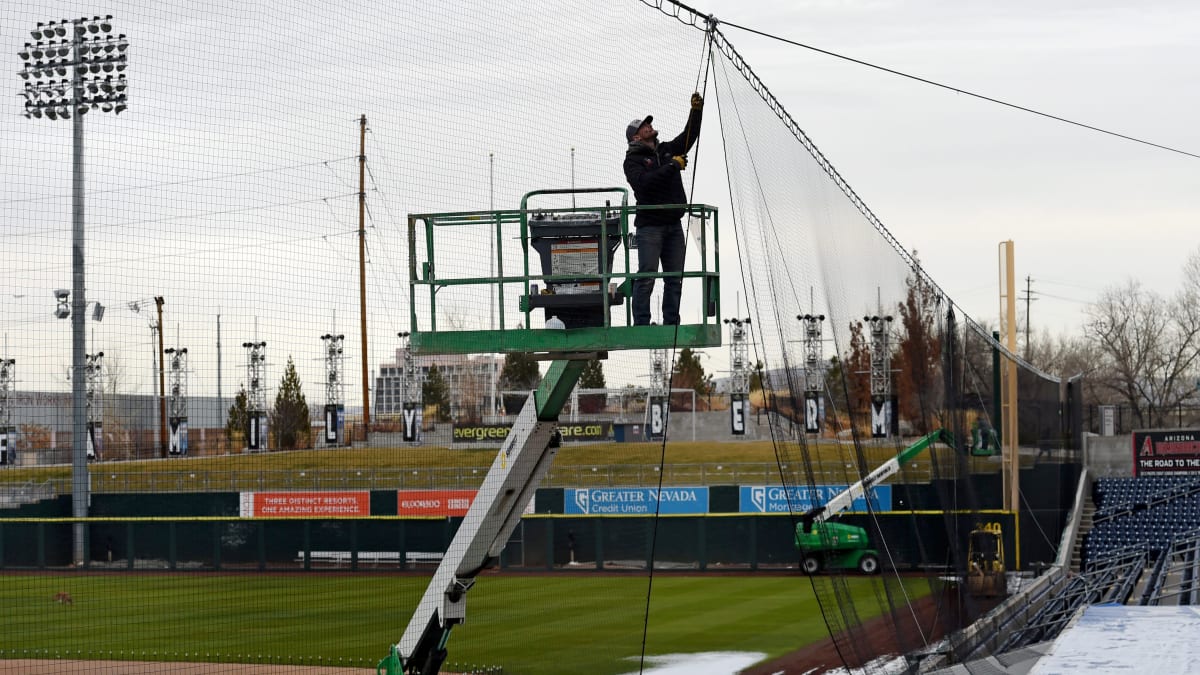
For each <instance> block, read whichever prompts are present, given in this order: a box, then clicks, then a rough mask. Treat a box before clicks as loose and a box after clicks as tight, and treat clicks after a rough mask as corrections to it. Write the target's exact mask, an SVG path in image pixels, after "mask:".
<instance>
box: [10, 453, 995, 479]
mask: <svg viewBox="0 0 1200 675" xmlns="http://www.w3.org/2000/svg"><path fill="white" fill-rule="evenodd" d="M898 448H899V446H898V445H897V444H896V442H895V441H890V442H889V443H887V444H879V445H871V444H867V445H864V447H863V454H864V455H865V458H866V462H867V466H868V467H871V468H873V467H875V466H878V465H879V464H881V463H882V462H884V461H885V460H887V459H889V458H891V457H893V456H895V453H896V451H897V450H898ZM496 451H497V448H495V447H491V448H441V447H416V448H411V447H406V448H367V449H359V448H355V449H351V448H340V449H321V450H297V451H290V452H271V453H262V454H254V455H223V456H212V457H188V458H179V459H171V460H169V461H163V460H142V461H131V462H100V463H98V464H93V465H91V466H90V471H91V472H92V473H94V474H96V479H97V481H98V488H97V489H107V488H106V486H109V485H112V486H119V487H117V488H114V489H117V490H118V491H146V490H149V491H161V490H162V489H163V486H164V484H165V485H168V486H169V485H171V483H170V480H171V479H170V478H164V477H165V476H169V475H174V476H184V477H190V476H195V475H199V476H201V477H207V478H211V483H212V485H213V486H215V487H213V488H212V489H216V490H220V489H226V490H228V489H235V490H236V489H243V488H244V489H255V488H257V489H294V486H293V485H291V484H289V483H288V482H287V481H288V480H289V478H294V477H297V476H301V475H304V474H305V473H307V474H308V475H310V476H311V475H313V474H317V473H320V474H321V475H322V476H325V477H326V479H327V480H336V479H337V478H338V477H339V476H341V477H344V478H345V480H346V481H348V482H346V486H348V487H361V485H360V482H361V481H365V480H368V479H369V477H370V476H372V475H383V476H386V475H388V474H389V472H390V473H395V472H401V471H409V470H416V469H426V470H429V469H446V470H454V469H462V470H465V471H467V472H468V473H469V472H470V470H472V469H476V470H479V472H480V473H479V474H478V475H479V476H480V478H482V472H483V471H485V470H486V469H487V468H488V467H490V466H491V463H492V461H493V459H495V456H496ZM784 452H785V455H784V456H782V457H777V456H776V448H775V447H774V446H773V445H772V444H771V443H770V442H769V441H750V442H742V443H716V442H671V443H668V444H667V446H666V450H665V452H664V450H663V447H662V445H660V444H655V443H600V444H594V445H582V446H574V445H572V446H568V447H564V448H562V449H561V450H560V451H559V452H558V454H557V456H556V457H555V459H554V469H553V470H557V471H560V472H562V471H569V470H570V468H572V467H581V468H583V469H584V470H587V468H590V467H597V466H598V467H620V468H621V469H623V470H624V471H626V472H627V473H632V474H634V475H637V473H638V471H637V469H638V467H643V468H644V469H645V470H646V471H653V469H654V468H657V467H658V466H659V464H660V462H661V463H663V464H665V465H666V466H668V467H670V466H682V465H695V466H701V465H702V466H708V467H717V466H721V465H726V466H729V465H732V464H740V465H760V466H762V467H764V472H772V471H777V470H778V467H779V465H780V464H783V465H787V466H789V467H790V468H789V469H787V470H788V471H797V470H801V469H802V468H803V467H802V457H801V452H800V450H799V448H798V447H796V446H794V445H793V446H789V447H787V448H786V449H785V450H784ZM932 452H933V453H935V454H937V455H939V461H940V462H943V464H942V465H943V466H950V465H951V464H952V462H953V460H952V454H951V451H950V450H949V449H948V448H941V447H939V448H935V449H934V450H933V451H932ZM929 456H930V455H925V457H926V458H928V457H929ZM809 461H810V462H811V466H812V468H813V470H814V472H815V473H817V474H818V475H822V474H824V475H833V476H840V475H843V474H848V473H849V472H848V469H849V468H851V467H853V466H854V465H855V464H856V463H857V454H856V451H855V449H854V447H853V446H851V445H845V444H838V443H832V442H822V443H811V444H810V445H809ZM970 461H971V467H972V470H973V471H980V470H983V471H995V470H996V469H997V467H998V466H999V464H998V463H996V462H990V461H987V460H986V459H980V458H971V460H970ZM919 464H920V469H917V470H914V471H912V473H911V475H910V476H909V479H911V480H926V479H928V472H929V466H930V463H929V462H928V461H925V460H922V461H921V462H919ZM643 473H644V472H643ZM70 476H71V467H70V466H68V465H58V466H50V467H11V468H6V469H5V470H4V471H2V472H0V485H5V484H9V485H12V484H25V483H28V482H30V481H32V482H35V483H40V482H43V481H46V480H51V479H55V480H59V481H67V480H69V479H70ZM363 476H366V477H367V478H363ZM247 481H249V482H247ZM264 481H265V482H264ZM184 482H185V483H186V482H188V481H184ZM243 483H246V484H247V485H249V484H251V483H252V484H253V487H245V486H243V485H242V484H243ZM189 489H190V488H189Z"/></svg>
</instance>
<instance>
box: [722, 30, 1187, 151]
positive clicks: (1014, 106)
mask: <svg viewBox="0 0 1200 675" xmlns="http://www.w3.org/2000/svg"><path fill="white" fill-rule="evenodd" d="M720 23H721V25H724V26H729V27H731V28H737V29H739V30H744V31H746V32H747V33H753V34H755V35H761V36H762V37H765V38H770V39H772V40H777V41H779V42H783V43H785V44H789V45H793V46H795V47H803V48H804V49H808V50H811V51H814V52H817V53H819V54H825V55H826V56H832V57H834V58H837V59H842V60H843V61H849V62H850V63H855V64H858V65H860V66H866V67H868V68H874V69H875V70H879V71H882V72H885V73H888V74H890V75H896V76H899V77H903V78H907V79H910V80H914V81H916V82H920V83H922V84H928V85H931V86H934V87H938V88H940V89H945V90H947V91H952V92H954V93H956V94H963V95H965V96H971V97H973V98H977V99H980V100H981V101H987V102H988V103H995V104H997V105H1002V106H1005V107H1007V108H1012V109H1014V110H1020V111H1021V112H1026V113H1029V114H1031V115H1037V116H1039V117H1045V118H1047V119H1051V120H1054V121H1056V122H1062V123H1064V124H1070V125H1072V126H1076V127H1079V128H1081V129H1087V130H1089V131H1095V132H1097V133H1101V134H1106V135H1108V136H1114V137H1116V138H1121V139H1124V140H1127V141H1132V142H1134V143H1140V144H1142V145H1148V146H1150V147H1152V148H1158V149H1160V150H1166V151H1168V152H1174V153H1178V154H1180V155H1186V156H1188V157H1194V158H1196V159H1200V155H1198V154H1195V153H1192V152H1188V151H1186V150H1180V149H1179V148H1173V147H1171V146H1169V145H1162V144H1159V143H1154V142H1151V141H1147V140H1144V139H1141V138H1137V137H1135V136H1129V135H1126V134H1122V133H1118V132H1116V131H1109V130H1108V129H1101V128H1100V127H1097V126H1092V125H1090V124H1084V123H1083V122H1076V121H1074V120H1070V119H1067V118H1065V117H1059V116H1058V115H1052V114H1050V113H1045V112H1042V111H1040V110H1034V109H1033V108H1027V107H1025V106H1022V105H1017V104H1016V103H1009V102H1008V101H1002V100H1000V99H998V98H992V97H991V96H985V95H983V94H977V93H975V92H972V91H967V90H966V89H959V88H958V87H952V86H950V85H948V84H942V83H941V82H935V81H934V80H930V79H927V78H924V77H919V76H917V75H910V74H909V73H905V72H902V71H899V70H895V69H894V68H888V67H886V66H881V65H878V64H874V63H870V62H869V61H863V60H861V59H856V58H853V57H850V56H846V55H844V54H838V53H837V52H831V51H829V50H827V49H821V48H820V47H814V46H812V45H807V44H804V43H803V42H797V41H795V40H789V39H787V38H784V37H780V36H778V35H772V34H771V33H767V32H764V31H760V30H755V29H753V28H748V27H746V26H740V25H738V24H736V23H730V22H728V21H724V20H722V21H721V22H720Z"/></svg>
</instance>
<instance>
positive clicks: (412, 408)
mask: <svg viewBox="0 0 1200 675" xmlns="http://www.w3.org/2000/svg"><path fill="white" fill-rule="evenodd" d="M403 417H404V442H405V443H417V442H420V440H421V408H420V406H418V405H417V404H416V403H411V402H410V403H405V404H404V411H403ZM454 440H456V441H457V440H458V435H457V434H455V436H454Z"/></svg>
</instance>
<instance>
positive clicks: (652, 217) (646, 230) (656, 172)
mask: <svg viewBox="0 0 1200 675" xmlns="http://www.w3.org/2000/svg"><path fill="white" fill-rule="evenodd" d="M703 110H704V98H703V97H702V96H700V94H699V93H695V94H692V112H691V114H690V115H688V121H687V126H685V127H684V129H683V133H681V134H679V135H678V136H676V137H675V138H673V139H671V140H669V141H664V142H662V143H659V142H658V131H656V130H655V129H654V125H653V122H654V117H653V116H650V115H647V116H646V117H645V118H644V119H636V120H633V121H632V122H630V123H629V126H628V127H626V128H625V140H627V141H629V149H628V150H627V151H626V153H625V165H624V168H625V179H626V180H627V181H629V185H630V187H632V188H633V195H634V197H636V198H637V204H638V206H649V205H656V204H686V203H687V201H688V196H687V191H686V190H684V187H683V177H682V173H681V172H682V171H683V170H684V169H686V168H687V152H688V150H690V149H691V148H692V146H693V145H694V144H695V143H696V139H697V138H698V137H699V136H700V117H701V113H702V112H703ZM683 215H684V210H683V209H652V210H646V211H639V212H638V214H637V215H636V216H635V217H634V221H633V224H634V225H635V226H636V227H637V235H636V236H637V247H638V273H639V274H653V273H655V272H658V266H659V262H660V261H661V263H662V271H663V272H664V273H670V272H682V271H683V257H684V248H685V245H686V241H685V238H686V237H685V235H684V232H683V225H682V224H681V222H680V221H681V219H682V218H683ZM682 287H683V279H682V278H680V277H671V276H668V277H666V278H664V279H663V306H662V313H663V323H664V324H666V325H674V326H677V325H679V298H680V295H681V293H682ZM653 291H654V279H636V280H634V282H633V323H634V325H635V326H645V325H648V324H649V323H650V294H651V293H652V292H653Z"/></svg>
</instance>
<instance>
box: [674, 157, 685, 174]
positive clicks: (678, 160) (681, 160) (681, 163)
mask: <svg viewBox="0 0 1200 675" xmlns="http://www.w3.org/2000/svg"><path fill="white" fill-rule="evenodd" d="M671 162H672V163H673V164H674V165H675V166H677V167H679V170H680V171H683V170H684V169H686V168H687V155H675V156H674V157H672V158H671Z"/></svg>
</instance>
